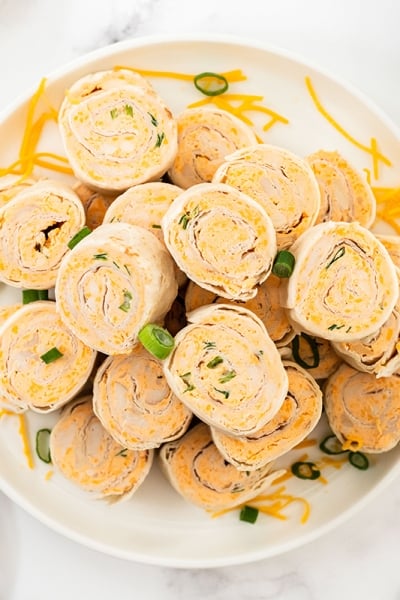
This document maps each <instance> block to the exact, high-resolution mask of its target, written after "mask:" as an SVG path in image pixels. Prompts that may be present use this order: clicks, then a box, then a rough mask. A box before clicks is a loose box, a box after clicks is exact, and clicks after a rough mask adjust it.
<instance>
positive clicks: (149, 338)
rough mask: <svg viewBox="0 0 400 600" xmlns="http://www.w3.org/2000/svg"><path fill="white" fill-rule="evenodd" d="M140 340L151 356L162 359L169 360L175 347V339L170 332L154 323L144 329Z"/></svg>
mask: <svg viewBox="0 0 400 600" xmlns="http://www.w3.org/2000/svg"><path fill="white" fill-rule="evenodd" d="M138 338H139V341H140V342H141V343H142V344H143V346H144V347H145V348H146V350H148V352H150V354H153V356H155V357H156V358H160V359H164V358H167V356H168V355H169V354H170V353H171V352H172V350H173V348H174V345H175V341H174V338H173V336H172V335H171V334H170V333H169V331H167V330H166V329H164V328H163V327H160V326H159V325H154V324H153V323H148V324H147V325H145V326H144V327H142V329H141V330H140V331H139V335H138Z"/></svg>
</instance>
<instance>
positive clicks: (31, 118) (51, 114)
mask: <svg viewBox="0 0 400 600" xmlns="http://www.w3.org/2000/svg"><path fill="white" fill-rule="evenodd" d="M45 87H46V79H42V80H41V81H40V83H39V86H38V88H37V90H36V92H35V93H34V94H33V96H32V97H31V99H30V101H29V103H28V110H27V115H26V121H25V128H24V133H23V136H22V141H21V146H20V149H19V153H18V160H16V161H14V162H13V163H12V164H11V165H9V166H8V167H6V168H0V177H2V176H4V175H9V174H12V175H21V177H20V179H19V180H18V182H17V183H21V182H22V181H24V180H25V179H27V178H28V177H29V176H30V175H32V172H33V170H34V168H35V166H38V167H42V168H45V169H50V170H52V171H58V172H60V173H65V174H68V175H72V174H73V171H72V169H71V168H70V167H69V165H68V160H67V159H66V158H65V157H64V156H60V155H58V154H55V153H53V152H36V148H37V146H38V144H39V141H40V138H41V136H42V133H43V129H44V127H45V125H46V123H48V122H49V121H53V122H57V119H58V113H57V111H56V110H55V109H54V108H53V107H52V106H50V105H49V103H48V102H47V104H48V107H47V110H46V111H45V112H42V113H41V114H40V116H39V117H38V118H37V119H36V120H35V113H36V110H37V108H38V105H39V102H40V100H41V99H42V98H43V97H44V93H45ZM50 161H51V162H50ZM57 163H61V164H57Z"/></svg>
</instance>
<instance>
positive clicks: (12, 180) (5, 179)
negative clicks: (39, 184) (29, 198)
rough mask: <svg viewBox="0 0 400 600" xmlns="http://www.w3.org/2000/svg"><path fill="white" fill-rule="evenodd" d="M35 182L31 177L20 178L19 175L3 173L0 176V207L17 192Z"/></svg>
mask: <svg viewBox="0 0 400 600" xmlns="http://www.w3.org/2000/svg"><path fill="white" fill-rule="evenodd" d="M33 183H36V179H34V178H33V177H27V178H22V177H21V175H11V174H10V175H3V176H0V207H1V206H4V204H7V202H8V201H9V200H12V199H13V198H15V196H17V194H19V193H20V192H23V191H24V190H26V188H28V187H30V186H31V185H32V184H33Z"/></svg>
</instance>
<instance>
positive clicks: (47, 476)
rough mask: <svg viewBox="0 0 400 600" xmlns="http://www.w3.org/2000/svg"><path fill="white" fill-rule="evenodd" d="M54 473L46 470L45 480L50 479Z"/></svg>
mask: <svg viewBox="0 0 400 600" xmlns="http://www.w3.org/2000/svg"><path fill="white" fill-rule="evenodd" d="M53 475H54V471H47V473H46V475H45V476H44V478H45V481H50V479H51V478H52V477H53Z"/></svg>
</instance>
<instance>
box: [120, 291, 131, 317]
mask: <svg viewBox="0 0 400 600" xmlns="http://www.w3.org/2000/svg"><path fill="white" fill-rule="evenodd" d="M131 300H132V294H131V293H130V292H129V291H128V290H124V301H123V303H122V304H121V306H119V307H118V308H119V309H120V310H123V311H124V312H128V311H129V309H130V307H131Z"/></svg>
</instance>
